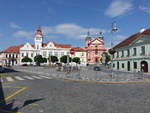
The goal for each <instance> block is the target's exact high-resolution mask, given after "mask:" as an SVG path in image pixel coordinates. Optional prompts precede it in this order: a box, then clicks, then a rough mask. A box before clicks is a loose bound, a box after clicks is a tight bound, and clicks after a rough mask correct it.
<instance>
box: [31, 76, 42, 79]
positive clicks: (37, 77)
mask: <svg viewBox="0 0 150 113" xmlns="http://www.w3.org/2000/svg"><path fill="white" fill-rule="evenodd" d="M32 77H33V78H36V79H42V78H41V77H39V76H32Z"/></svg>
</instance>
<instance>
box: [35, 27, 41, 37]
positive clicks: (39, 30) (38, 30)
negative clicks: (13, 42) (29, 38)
mask: <svg viewBox="0 0 150 113" xmlns="http://www.w3.org/2000/svg"><path fill="white" fill-rule="evenodd" d="M36 34H39V35H42V30H41V27H40V25H38V28H37V30H36Z"/></svg>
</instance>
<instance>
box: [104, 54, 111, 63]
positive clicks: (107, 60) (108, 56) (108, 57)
mask: <svg viewBox="0 0 150 113" xmlns="http://www.w3.org/2000/svg"><path fill="white" fill-rule="evenodd" d="M103 55H105V57H106V60H105V62H106V64H107V63H108V62H109V61H110V55H109V54H108V53H107V52H104V53H103Z"/></svg>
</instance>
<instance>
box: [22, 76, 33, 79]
mask: <svg viewBox="0 0 150 113" xmlns="http://www.w3.org/2000/svg"><path fill="white" fill-rule="evenodd" d="M23 77H24V78H26V79H29V80H34V78H32V77H29V76H23Z"/></svg>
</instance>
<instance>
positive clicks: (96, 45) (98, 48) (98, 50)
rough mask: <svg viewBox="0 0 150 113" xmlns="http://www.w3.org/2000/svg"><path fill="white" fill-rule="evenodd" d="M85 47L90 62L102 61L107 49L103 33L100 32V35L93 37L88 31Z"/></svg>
mask: <svg viewBox="0 0 150 113" xmlns="http://www.w3.org/2000/svg"><path fill="white" fill-rule="evenodd" d="M85 48H86V54H87V63H88V64H95V63H101V58H102V54H103V52H105V51H106V49H105V47H104V40H103V36H102V33H100V35H99V36H97V37H95V38H92V37H90V33H89V32H88V35H87V37H86V47H85Z"/></svg>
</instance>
